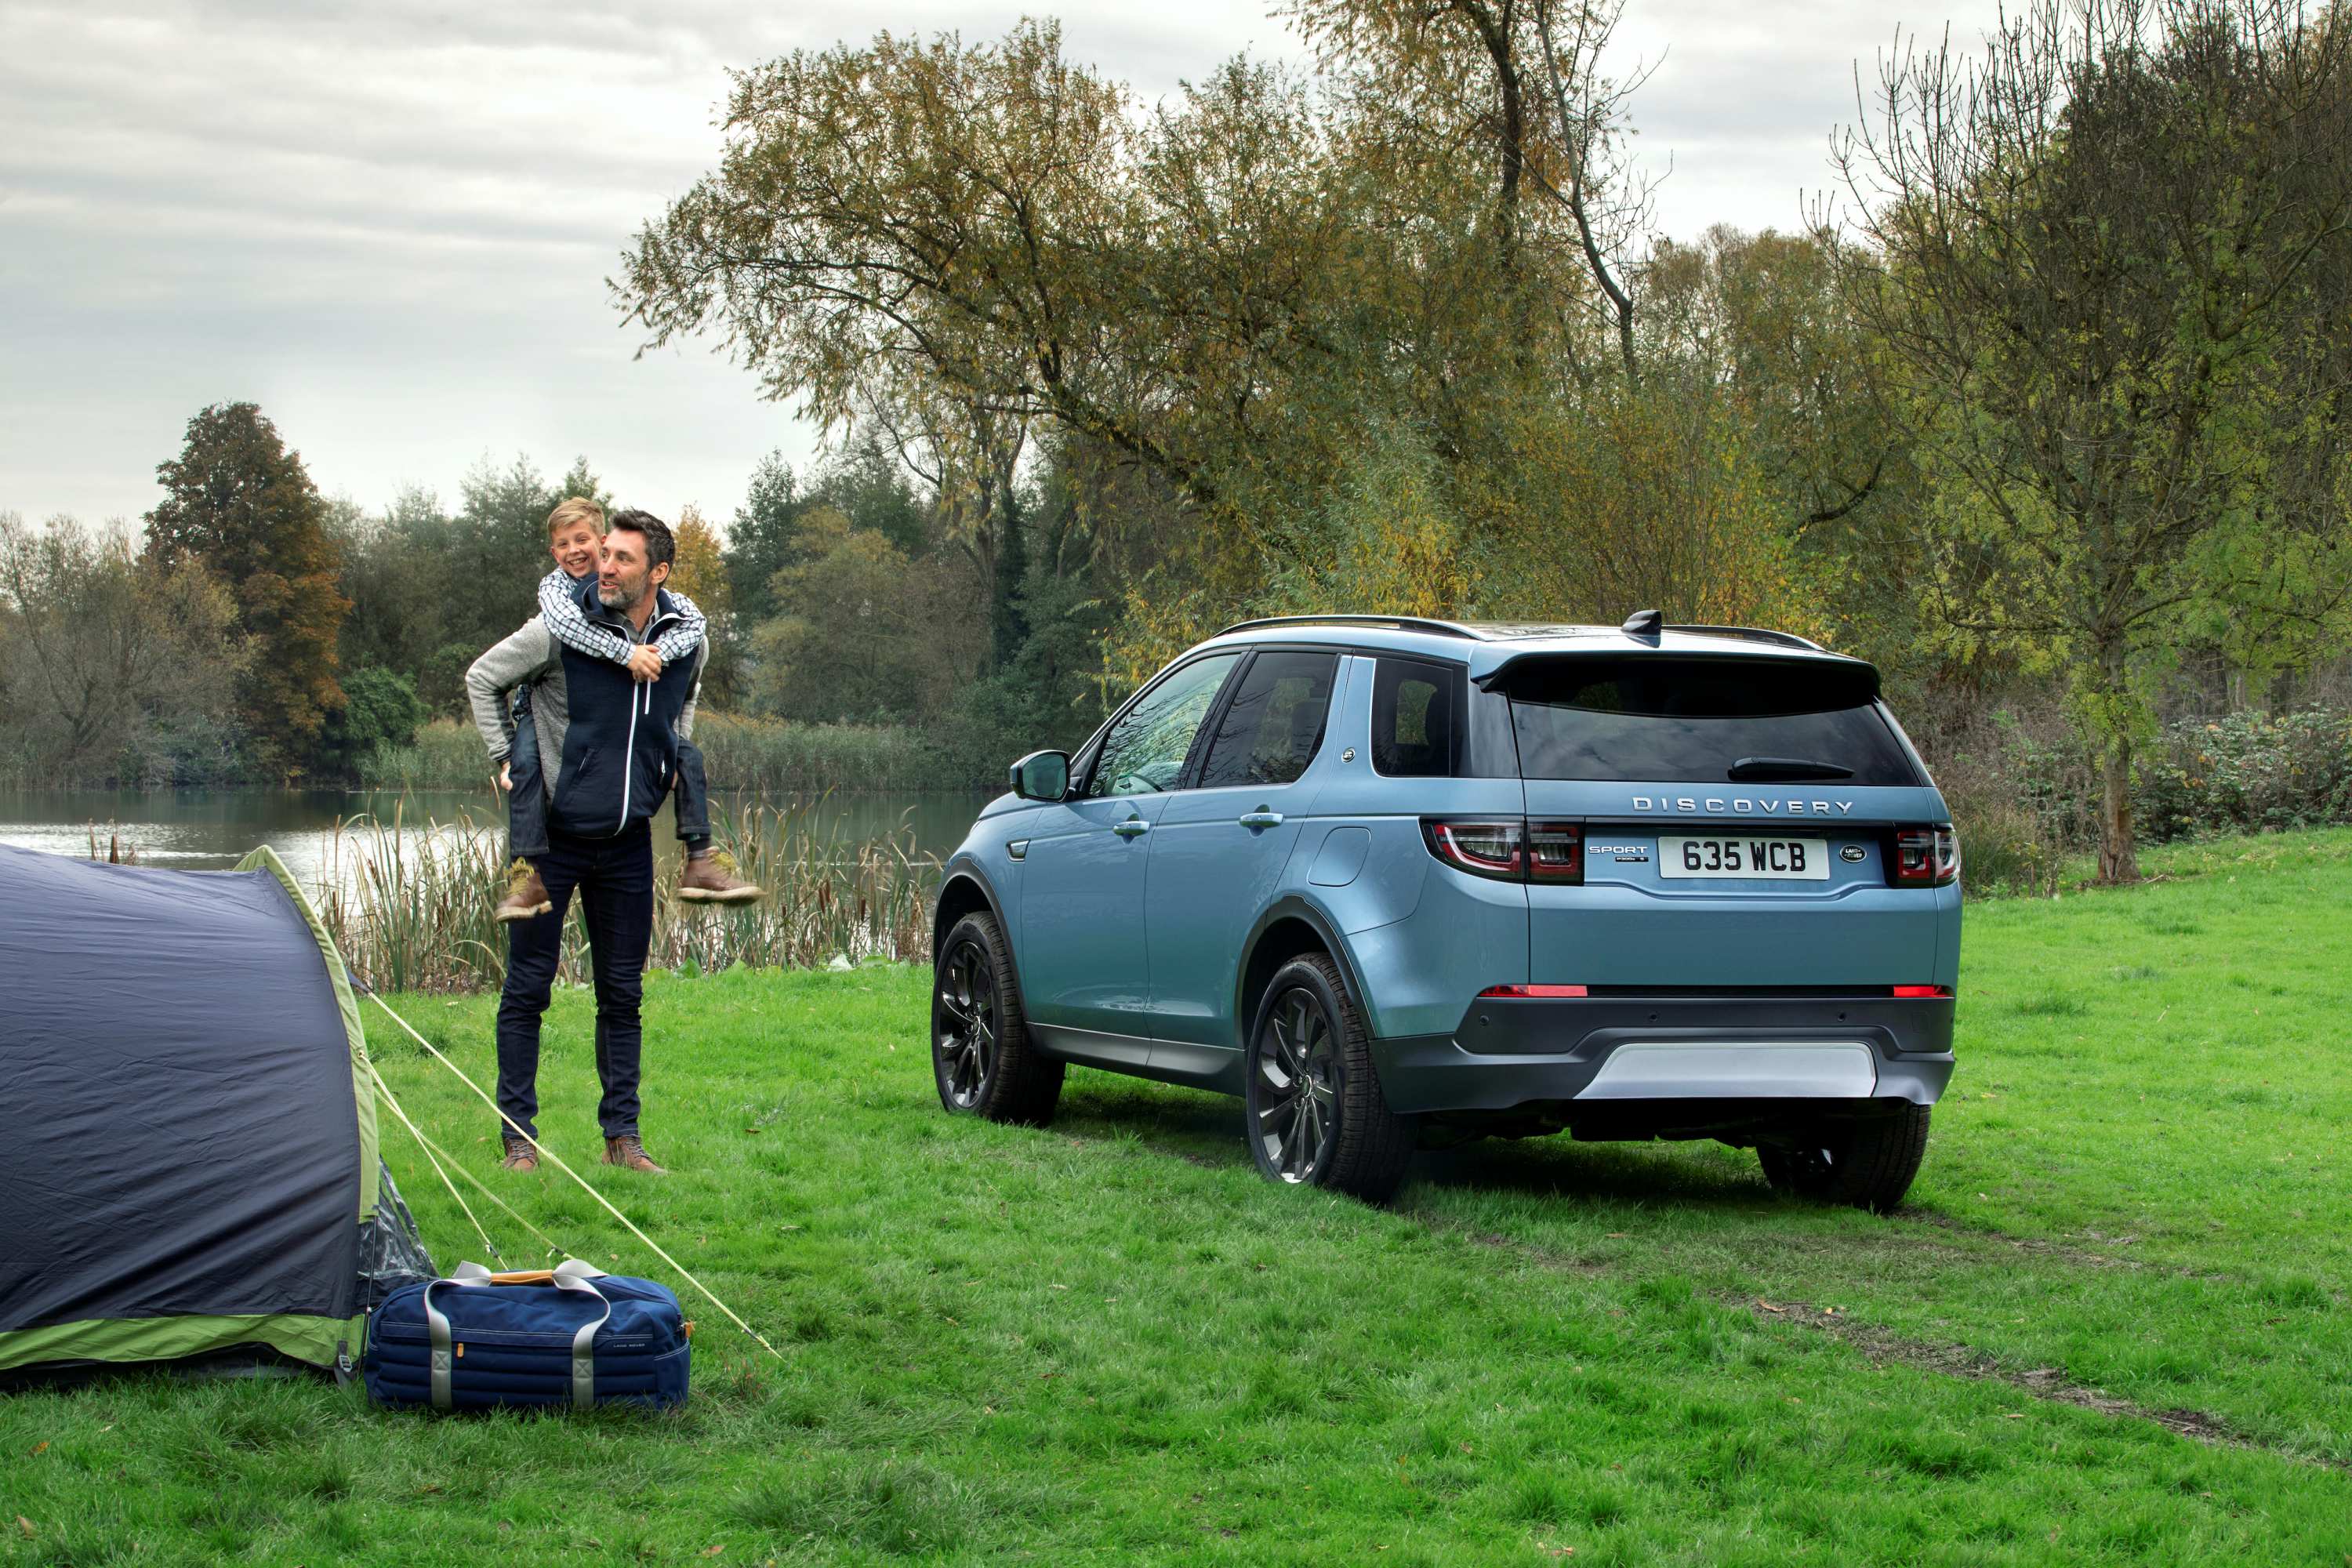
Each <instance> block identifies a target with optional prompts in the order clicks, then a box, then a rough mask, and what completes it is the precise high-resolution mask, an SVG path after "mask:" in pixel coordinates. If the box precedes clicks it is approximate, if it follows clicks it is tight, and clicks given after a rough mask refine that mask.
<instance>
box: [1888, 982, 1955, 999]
mask: <svg viewBox="0 0 2352 1568" xmlns="http://www.w3.org/2000/svg"><path fill="white" fill-rule="evenodd" d="M1895 996H1896V998H1897V999H1906V998H1907V999H1909V1000H1913V1001H1928V1000H1931V999H1932V1000H1935V1001H1939V1002H1948V1001H1950V1000H1951V999H1952V988H1951V987H1950V986H1948V985H1897V986H1896V987H1895Z"/></svg>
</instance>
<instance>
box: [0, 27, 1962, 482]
mask: <svg viewBox="0 0 2352 1568" xmlns="http://www.w3.org/2000/svg"><path fill="white" fill-rule="evenodd" d="M1026 9H1028V10H1030V11H1032V12H1040V11H1042V10H1043V8H1042V7H1039V6H1035V5H1032V6H1030V7H1026ZM1993 9H1994V6H1993V4H1992V0H1884V3H1880V0H1811V3H1806V4H1791V3H1789V0H1633V7H1632V14H1631V15H1630V16H1628V18H1627V24H1626V26H1625V28H1624V29H1623V32H1622V35H1621V42H1622V45H1623V47H1624V54H1625V56H1626V58H1627V60H1628V61H1629V62H1630V60H1631V59H1632V58H1633V57H1635V56H1642V57H1646V58H1652V59H1656V58H1659V57H1660V56H1661V55H1662V54H1663V56H1664V63H1663V65H1662V67H1661V68H1660V69H1659V70H1658V72H1657V74H1656V75H1655V77H1654V78H1653V79H1652V80H1651V81H1650V83H1649V85H1648V86H1647V87H1646V88H1645V89H1643V92H1642V94H1641V95H1640V97H1639V98H1638V99H1637V100H1636V102H1635V119H1636V122H1637V124H1638V126H1639V129H1640V131H1641V136H1640V140H1639V142H1638V146H1639V148H1640V150H1641V152H1642V153H1643V157H1644V159H1645V160H1647V161H1649V162H1651V163H1654V164H1658V165H1660V166H1663V164H1664V162H1665V160H1666V159H1668V158H1669V157H1671V159H1672V163H1673V171H1674V172H1673V175H1672V177H1671V179H1669V180H1668V181H1667V182H1666V184H1665V185H1664V189H1663V192H1662V198H1661V205H1660V212H1659V220H1660V223H1659V226H1660V228H1661V229H1662V231H1663V232H1664V233H1666V234H1669V235H1674V236H1677V237H1691V236H1694V235H1696V233H1697V232H1698V231H1699V230H1701V229H1703V228H1705V227H1706V226H1707V225H1708V224H1710V223H1715V222H1729V223H1733V224H1737V225H1738V226H1742V227H1747V228H1761V227H1766V226H1778V227H1781V228H1788V227H1790V226H1793V225H1794V224H1796V223H1797V221H1798V220H1799V218H1800V216H1801V210H1802V202H1803V199H1804V196H1805V195H1806V194H1807V193H1809V192H1817V191H1820V190H1821V189H1822V188H1823V187H1824V186H1825V185H1827V184H1829V181H1830V171H1829V168H1828V165H1827V162H1826V154H1827V148H1828V141H1829V136H1830V132H1831V131H1832V128H1833V127H1834V126H1836V125H1838V124H1840V123H1842V122H1844V121H1848V120H1850V119H1851V118H1852V117H1853V73H1854V67H1855V62H1856V61H1857V60H1860V61H1861V62H1862V63H1863V66H1864V76H1865V79H1867V78H1868V77H1869V75H1870V74H1871V71H1872V69H1873V65H1872V62H1873V61H1874V59H1875V58H1876V57H1877V55H1878V53H1879V51H1880V50H1881V49H1882V48H1884V47H1885V46H1886V45H1887V44H1888V43H1889V42H1890V41H1891V40H1892V38H1893V37H1894V35H1895V28H1896V26H1897V25H1898V24H1900V25H1902V26H1905V27H1906V28H1911V29H1919V30H1923V31H1927V32H1931V33H1934V32H1940V31H1941V30H1942V29H1943V27H1944V26H1945V25H1946V24H1947V23H1949V24H1951V26H1952V27H1953V31H1954V33H1955V36H1956V37H1958V38H1960V39H1963V40H1966V41H1969V42H1973V41H1974V39H1975V38H1976V37H1978V36H1979V34H1980V33H1981V32H1982V31H1983V29H1984V28H1985V27H1986V26H1988V25H1989V24H1990V20H1991V17H1992V14H1993ZM1023 11H1024V7H1023V6H1021V5H993V4H982V3H978V0H880V3H878V4H872V3H869V4H854V5H853V4H847V3H845V0H794V3H791V4H786V5H774V4H759V3H755V0H732V3H730V4H725V5H721V4H718V3H716V0H563V3H562V4H555V3H551V0H502V3H499V4H494V5H478V4H477V5H465V4H460V3H459V0H371V3H369V4H367V5H356V4H350V3H347V0H274V3H273V0H184V3H178V4H174V3H171V0H156V3H152V4H150V3H145V0H60V3H36V0H0V364H5V370H0V511H6V510H15V511H20V512H23V513H25V514H26V516H28V517H35V518H38V517H46V516H48V515H50V514H52V513H58V512H70V513H73V514H76V515H78V516H80V517H83V518H86V519H89V520H93V521H94V520H97V519H100V518H105V517H110V516H117V515H120V516H124V517H131V518H135V517H136V516H137V515H138V514H139V513H141V512H143V511H144V510H147V509H148V508H149V507H150V506H152V505H153V504H154V500H155V499H156V496H157V494H158V491H157V489H156V487H155V483H154V472H155V465H156V464H157V463H158V462H161V461H162V460H163V459H164V458H168V457H170V456H171V455H172V454H173V452H174V451H176V450H177V448H178V447H179V444H180V441H181V438H182V436H183V433H184V429H185V426H186V424H187V420H188V418H189V416H191V415H193V414H194V412H195V411H196V410H197V409H198V408H200V407H202V406H203V405H205V404H208V403H215V402H221V401H226V400H232V399H238V398H247V399H251V400H253V401H255V402H257V403H259V404H260V405H261V406H262V408H263V410H264V411H265V412H266V413H268V415H269V416H270V417H271V418H273V419H274V420H275V421H276V422H277V424H278V429H279V430H280V432H282V433H283V434H284V436H285V437H286V438H287V440H288V441H289V443H290V444H291V445H293V446H294V447H296V448H297V449H298V450H299V451H300V453H301V455H302V457H303V458H304V460H305V461H306V462H307V463H308V464H309V466H310V473H311V476H312V478H313V479H316V480H317V481H318V483H319V485H320V488H321V489H325V490H326V491H328V492H329V493H330V494H335V493H343V494H348V495H350V496H352V497H353V498H354V499H356V500H359V501H360V502H362V504H363V505H365V506H368V507H369V508H371V509H373V508H376V507H380V506H381V505H383V502H384V501H385V500H387V499H389V498H390V496H391V495H392V494H393V493H394V490H395V489H398V488H399V487H400V486H402V485H404V484H410V483H415V484H423V485H425V486H427V487H429V488H432V489H437V490H438V491H439V492H440V493H441V494H442V496H443V498H444V499H445V500H452V501H454V500H455V497H456V494H457V479H458V477H459V476H460V475H461V474H462V473H464V471H465V470H466V469H467V468H468V467H469V466H470V465H471V464H472V463H473V462H474V461H475V460H476V459H477V458H480V457H482V456H483V455H485V454H487V455H488V456H490V457H491V458H495V459H497V460H499V461H501V462H503V461H505V460H507V459H509V458H512V457H513V456H514V455H516V454H517V453H521V454H525V455H527V456H529V457H530V458H531V459H532V460H533V461H534V462H536V463H538V464H539V465H540V467H541V468H542V469H543V470H545V471H547V472H550V473H556V472H560V471H562V469H563V468H565V467H566V466H567V465H568V464H569V463H570V461H571V459H572V457H573V456H575V455H579V454H584V455H586V456H587V458H589V460H590V462H591V463H592V465H593V467H594V468H595V469H596V470H597V472H598V473H599V474H600V475H602V476H603V477H604V479H605V481H606V482H607V484H608V485H609V486H610V487H611V489H613V490H614V493H615V494H616V495H617V496H619V497H620V498H621V499H622V500H624V501H625V502H627V503H629V504H634V505H640V506H644V507H646V508H648V509H649V510H654V511H656V512H659V513H662V514H664V515H672V514H674V513H675V512H676V510H677V508H678V507H679V505H680V504H681V503H685V502H689V501H691V502H696V503H698V504H699V505H700V506H701V508H702V510H704V512H705V513H706V514H708V515H709V516H711V517H712V518H713V519H714V520H718V521H723V520H724V519H725V518H727V517H728V516H729V515H730V514H731V512H732V511H733V510H734V507H735V504H736V502H737V501H738V500H740V497H741V494H742V489H743V482H744V479H745V477H746V476H747V475H748V474H749V472H750V470H751V467H752V465H753V464H754V463H755V462H756V461H757V460H758V459H759V458H760V456H761V454H762V453H764V452H766V451H768V450H770V449H772V448H776V447H781V448H782V449H783V451H784V452H785V453H786V454H787V456H788V457H790V458H792V459H793V460H794V461H795V462H796V463H798V462H802V461H804V460H806V458H808V457H809V456H810V455H811V453H812V452H813V450H814V447H815V443H816V433H815V432H814V430H813V429H811V428H809V427H808V426H804V425H803V424H801V423H800V422H799V421H797V420H795V419H794V418H793V416H792V413H791V410H790V409H789V407H786V406H784V405H775V404H770V403H765V402H762V401H761V399H760V397H759V395H758V393H757V390H756V388H755V386H754V384H753V383H752V380H751V377H750V376H749V375H748V374H745V373H743V372H742V371H740V370H738V369H736V368H734V367H733V366H731V365H730V364H729V363H726V362H725V361H724V360H721V359H718V358H715V357H712V356H711V355H710V354H709V353H706V352H705V351H704V350H703V349H701V348H700V347H696V346H689V347H688V348H686V349H684V350H682V351H680V350H669V351H665V352H663V353H657V354H649V355H647V356H646V358H645V359H643V360H641V361H635V360H633V358H632V355H633V353H634V350H635V339H634V338H633V337H632V336H631V335H630V334H628V333H627V332H626V331H624V330H623V329H622V327H621V325H620V321H619V317H618V314H617V312H616V311H615V310H614V309H613V307H612V305H611V303H610V301H609V299H608V297H607V295H606V292H605V289H604V278H605V277H606V276H607V275H608V274H610V273H611V272H613V271H614V268H615V263H616V258H617V256H618V253H619V251H620V248H621V247H622V246H623V244H625V242H626V241H627V239H628V238H629V237H630V236H631V235H632V234H633V233H634V232H635V228H636V227H637V226H638V225H639V224H640V223H642V222H644V221H645V220H646V219H647V218H649V217H651V216H656V215H657V214H658V213H659V212H660V211H661V209H662V207H663V205H664V204H665V203H666V202H667V200H669V199H670V198H672V197H673V196H675V195H677V194H678V193H679V192H681V191H683V190H684V189H685V188H686V186H687V185H688V184H690V183H691V182H692V181H693V179H694V178H695V177H696V176H697V175H698V174H700V173H702V172H703V171H704V170H705V169H707V168H709V166H710V165H711V164H713V163H715V162H716V160H717V155H718V152H719V136H718V132H716V131H715V130H714V129H713V128H712V123H711V121H712V119H713V115H714V110H715V106H716V105H717V104H718V102H719V100H720V98H721V97H722V96H723V95H724V93H725V91H726V85H727V83H726V75H725V73H726V71H727V69H728V68H730V67H731V66H741V65H747V64H751V63H752V62H755V61H758V60H761V59H765V58H771V57H772V56H774V55H777V54H781V53H783V52H785V51H787V50H790V49H793V48H798V47H806V46H824V45H827V44H830V43H833V42H835V41H836V40H838V39H841V38H845V37H846V38H858V39H862V38H864V37H868V36H870V34H871V33H872V32H873V30H874V29H875V28H876V27H877V26H886V25H887V26H889V27H891V28H892V29H893V30H896V31H898V32H902V33H904V32H916V31H919V32H929V31H931V30H935V29H946V28H957V29H961V31H962V32H963V34H964V35H965V37H968V38H980V37H994V36H996V35H998V34H1000V33H1002V32H1003V30H1004V29H1005V28H1006V27H1008V26H1011V25H1012V23H1013V21H1014V20H1015V19H1017V18H1018V17H1019V16H1021V15H1022V13H1023ZM1059 15H1060V16H1061V18H1062V23H1063V29H1064V37H1065V43H1066V47H1067V49H1068V50H1069V51H1070V53H1071V54H1072V55H1073V56H1074V57H1075V58H1079V59H1083V60H1087V61H1090V62H1092V63H1094V64H1095V65H1097V67H1099V68H1102V69H1104V70H1105V71H1106V72H1108V74H1110V75H1113V76H1115V77H1118V78H1120V79H1125V80H1126V81H1127V82H1129V84H1130V85H1131V86H1133V87H1134V88H1135V89H1137V90H1138V91H1139V93H1141V94H1143V95H1145V96H1146V97H1153V96H1157V95H1159V94H1161V93H1165V92H1168V91H1171V90H1172V89H1174V88H1175V87H1176V85H1177V84H1178V83H1179V82H1180V81H1181V80H1182V79H1186V78H1188V77H1199V76H1201V75H1202V74H1203V73H1204V72H1205V71H1206V70H1207V69H1208V68H1210V67H1211V66H1212V65H1213V63H1214V62H1216V61H1217V60H1219V59H1221V58H1224V57H1225V56H1228V55H1231V54H1233V53H1234V52H1236V51H1239V50H1244V49H1246V50H1248V51H1249V52H1251V53H1252V54H1254V55H1256V56H1258V57H1260V58H1265V57H1295V56H1297V55H1298V54H1299V53H1300V50H1299V47H1298V45H1297V40H1296V39H1295V38H1294V37H1291V36H1290V34H1289V33H1288V32H1287V31H1286V29H1285V27H1284V26H1283V25H1282V24H1281V23H1279V22H1278V21H1276V20H1274V19H1271V18H1269V17H1268V16H1266V15H1265V12H1264V10H1263V9H1261V7H1260V6H1258V5H1253V4H1250V3H1248V0H1187V3H1185V4H1182V5H1144V4H1137V3H1134V0H1119V3H1118V4H1095V5H1076V4H1071V5H1065V6H1063V7H1062V8H1061V10H1060V12H1059Z"/></svg>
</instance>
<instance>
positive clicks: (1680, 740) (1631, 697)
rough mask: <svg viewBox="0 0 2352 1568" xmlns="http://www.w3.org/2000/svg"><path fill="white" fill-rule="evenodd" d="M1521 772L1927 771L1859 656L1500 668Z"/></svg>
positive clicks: (1684, 776) (1828, 777)
mask: <svg viewBox="0 0 2352 1568" xmlns="http://www.w3.org/2000/svg"><path fill="white" fill-rule="evenodd" d="M1875 688H1876V678H1875V676H1874V673H1873V672H1872V671H1871V670H1870V669H1869V668H1868V667H1867V666H1855V665H1827V664H1811V665H1808V664H1804V663H1799V662H1795V661H1787V660H1781V661H1773V662H1769V663H1768V662H1764V661H1761V660H1742V659H1682V658H1672V657H1671V656H1663V655H1650V656H1647V657H1643V658H1628V659H1592V658H1586V659H1577V658H1564V659H1559V660H1548V661H1545V662H1544V663H1543V664H1541V665H1533V666H1529V667H1528V668H1520V667H1517V666H1514V667H1513V668H1511V669H1510V670H1509V671H1508V672H1507V680H1506V682H1505V683H1504V687H1503V689H1505V690H1506V691H1507V694H1508V696H1509V698H1510V702H1511V728H1512V731H1513V733H1514V734H1515V735H1516V737H1517V741H1518V746H1519V771H1520V772H1521V773H1523V774H1524V775H1525V776H1527V777H1528V778H1531V779H1586V780H1594V781H1598V782H1601V783H1619V784H1650V783H1658V784H1663V783H1685V784H1715V783H1748V784H1895V785H1913V784H1922V783H1924V782H1926V781H1924V780H1923V779H1921V778H1920V776H1919V773H1918V770H1917V769H1916V767H1914V766H1913V765H1912V763H1911V758H1910V756H1909V754H1908V753H1907V752H1906V750H1905V748H1904V746H1903V743H1902V742H1900V741H1898V740H1896V739H1895V731H1894V730H1893V729H1892V727H1890V726H1889V725H1888V723H1887V722H1886V721H1885V718H1884V717H1883V716H1882V714H1881V712H1880V710H1879V708H1878V705H1877V702H1876V700H1875V699H1874V690H1875Z"/></svg>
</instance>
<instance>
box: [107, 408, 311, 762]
mask: <svg viewBox="0 0 2352 1568" xmlns="http://www.w3.org/2000/svg"><path fill="white" fill-rule="evenodd" d="M155 475H156V478H157V479H159V480H160V481H161V482H162V484H163V490H164V500H163V502H162V503H161V504H159V505H158V506H157V507H156V508H155V510H152V511H151V512H149V513H148V514H147V548H148V550H149V552H150V553H152V555H153V556H154V557H155V559H156V561H157V563H159V564H160V565H162V566H163V567H164V568H166V569H169V568H171V567H173V566H175V565H177V564H179V563H182V562H184V561H186V560H190V559H194V560H195V561H198V562H201V563H203V564H204V565H205V568H206V569H207V570H208V571H210V572H211V573H212V574H214V575H215V577H217V578H218V579H219V580H220V581H221V582H222V583H223V584H225V585H226V587H227V589H228V591H229V594H230V595H231V596H232V597H233V598H234V599H235V600H236V607H237V626H238V629H239V630H241V631H242V632H244V633H245V634H246V635H247V636H248V637H252V638H253V639H254V641H255V645H256V647H255V657H254V658H253V660H252V663H251V664H250V665H249V666H248V667H247V670H246V674H245V678H244V680H243V683H242V686H241V689H240V700H239V708H240V710H241V713H242V716H243V719H244V722H245V725H246V729H247V732H248V734H249V735H250V736H251V737H252V741H253V743H254V747H255V751H256V752H257V755H258V758H259V760H261V761H262V762H264V763H267V764H268V765H269V766H271V767H272V768H275V769H277V770H278V771H279V772H281V773H285V774H287V775H289V776H291V775H293V774H296V773H300V772H301V771H302V768H303V767H304V765H305V764H306V763H309V762H310V758H311V752H312V749H313V748H314V747H315V746H316V744H317V742H318V740H319V736H320V731H322V730H323V729H324V728H325V726H326V722H327V720H328V717H329V716H330V715H331V714H332V713H333V712H334V711H335V710H337V709H339V708H341V706H342V702H343V693H342V688H341V686H339V685H338V684H337V683H336V679H335V668H336V657H335V642H336V637H337V635H338V633H339V632H340V631H341V627H342V620H343V615H344V612H345V611H347V610H348V609H350V607H351V604H350V601H349V600H347V599H345V598H344V597H343V596H342V595H341V594H340V593H338V592H337V591H336V588H335V574H336V568H337V565H338V562H337V559H336V554H335V547H334V542H333V540H332V539H331V537H330V535H329V532H328V527H327V521H328V519H327V504H326V502H325V500H323V499H322V498H321V497H320V494H319V490H318V487H317V486H315V485H313V484H312V483H311V482H310V474H309V473H308V472H307V471H305V470H304V468H303V467H302V460H301V458H300V457H299V456H298V455H297V454H295V453H293V452H291V451H289V450H288V449H287V447H286V444H285V443H284V441H282V440H281V439H279V437H278V430H277V427H276V426H273V425H271V424H270V422H269V421H268V419H266V418H264V417H263V416H262V413H261V410H260V409H259V408H258V407H257V406H255V405H253V404H250V403H222V404H215V405H212V406H211V407H209V408H206V409H205V410H204V411H203V412H201V413H199V414H198V415H197V416H195V417H194V419H192V420H190V421H189V422H188V434H187V442H186V445H185V446H184V447H183V448H182V449H181V452H180V455H179V456H178V457H177V458H172V459H171V460H170V461H168V462H165V463H163V464H162V465H161V466H159V467H158V468H156V470H155Z"/></svg>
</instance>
